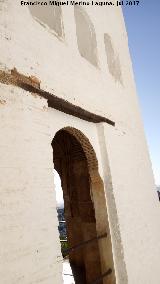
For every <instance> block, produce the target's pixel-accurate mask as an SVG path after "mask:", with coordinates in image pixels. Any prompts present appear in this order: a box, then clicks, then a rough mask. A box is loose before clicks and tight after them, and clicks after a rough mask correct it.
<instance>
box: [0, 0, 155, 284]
mask: <svg viewBox="0 0 160 284" xmlns="http://www.w3.org/2000/svg"><path fill="white" fill-rule="evenodd" d="M83 9H84V10H85V12H86V13H87V15H88V17H89V19H90V20H91V21H92V23H93V26H94V29H95V34H96V43H97V47H96V48H97V59H98V61H97V65H96V66H95V65H94V64H92V63H93V62H92V63H91V62H89V60H86V59H85V58H84V56H86V54H80V52H79V50H78V42H77V36H76V32H77V30H76V26H75V16H74V8H73V7H63V9H62V19H63V33H62V34H63V36H62V37H61V38H59V37H58V36H57V34H55V32H54V31H53V30H50V29H49V28H47V27H44V26H42V24H39V23H38V22H37V21H36V20H35V19H34V18H33V17H32V15H31V13H30V12H29V10H28V7H21V6H20V2H19V1H18V0H15V1H12V0H2V1H1V3H0V36H1V45H0V54H1V61H0V69H1V70H4V71H5V72H8V73H9V72H10V70H12V69H13V68H16V69H17V70H18V71H19V72H20V73H22V74H24V75H26V76H35V77H37V78H38V79H39V80H40V81H41V84H40V87H41V89H43V90H46V91H49V92H50V93H52V94H54V95H56V96H57V97H59V98H64V99H66V100H67V101H69V102H71V103H73V104H75V105H78V106H81V107H83V108H85V109H86V110H89V111H91V112H93V113H96V114H99V115H102V116H105V117H107V118H110V119H112V120H113V121H115V127H112V126H109V125H107V124H93V123H88V122H85V121H83V120H80V119H78V118H75V117H72V116H69V115H66V114H64V113H63V112H59V111H56V110H54V109H51V108H48V106H47V101H46V100H45V99H41V98H40V97H38V96H36V97H35V96H33V95H31V93H29V92H26V91H24V90H22V89H20V88H18V87H13V86H6V85H4V84H0V117H1V119H0V123H1V133H0V135H1V139H0V145H1V147H0V149H1V150H0V152H1V160H0V163H1V172H0V175H1V181H0V182H1V187H0V189H1V213H0V216H1V223H0V224H1V234H0V238H1V261H2V265H0V276H1V281H2V283H3V284H14V283H24V284H30V283H41V282H42V283H45V284H50V283H53V279H54V283H55V284H60V283H62V279H61V269H62V265H61V260H62V259H61V256H60V245H59V242H58V231H57V216H56V214H57V213H56V210H55V207H56V204H55V193H54V190H53V176H52V170H53V164H52V149H51V145H50V144H51V141H52V139H53V137H54V135H55V133H56V131H58V130H59V129H61V128H62V127H64V126H71V127H75V128H77V129H79V130H81V131H82V132H83V133H84V134H85V135H86V136H87V137H88V138H89V140H90V142H91V144H92V145H93V148H94V150H95V152H96V155H97V158H98V162H99V171H100V175H101V177H102V178H103V181H104V184H105V193H106V204H107V208H108V214H109V223H110V229H111V237H112V245H113V253H114V261H115V270H116V271H115V272H116V277H117V283H120V284H125V283H129V284H150V283H155V284H158V283H159V282H160V275H159V269H158V263H159V255H160V245H159V239H160V230H159V226H160V220H159V203H158V200H157V196H156V193H155V191H154V180H153V174H152V170H151V163H150V160H149V155H148V150H147V145H146V141H145V137H144V132H143V125H142V121H141V116H140V112H139V106H138V102H137V97H136V89H135V85H134V78H133V73H132V66H131V61H130V56H129V51H128V43H127V35H126V31H125V26H124V22H123V17H122V14H121V10H120V9H119V8H116V7H103V8H102V7H88V8H86V7H84V8H83ZM85 15H86V14H85ZM78 19H79V16H78ZM87 19H88V18H87ZM88 23H89V22H88ZM104 39H105V40H104ZM107 51H108V56H112V57H113V59H114V65H112V64H111V61H110V60H109V57H107V56H106V52H107ZM82 55H83V57H82ZM123 258H124V259H123ZM127 279H128V280H127Z"/></svg>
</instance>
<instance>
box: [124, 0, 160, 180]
mask: <svg viewBox="0 0 160 284" xmlns="http://www.w3.org/2000/svg"><path fill="white" fill-rule="evenodd" d="M123 14H124V18H125V23H126V28H127V32H128V39H129V48H130V53H131V57H132V63H133V69H134V76H135V80H136V86H137V93H138V96H139V101H140V107H141V113H142V117H143V123H144V127H145V133H146V137H147V142H148V146H149V151H150V157H151V161H152V167H153V171H154V176H155V182H156V184H160V0H140V5H139V6H138V7H133V6H131V7H128V6H124V7H123Z"/></svg>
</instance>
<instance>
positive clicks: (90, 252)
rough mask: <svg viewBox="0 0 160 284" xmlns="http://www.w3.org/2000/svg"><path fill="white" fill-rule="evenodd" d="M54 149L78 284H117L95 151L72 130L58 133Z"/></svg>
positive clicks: (71, 259)
mask: <svg viewBox="0 0 160 284" xmlns="http://www.w3.org/2000/svg"><path fill="white" fill-rule="evenodd" d="M52 147H53V162H54V168H55V169H56V171H57V172H58V173H59V175H60V177H61V183H62V189H63V197H64V208H65V220H66V226H67V239H68V244H69V248H70V250H69V251H68V253H69V261H70V264H71V267H72V271H73V274H74V279H75V283H76V284H92V283H93V284H94V283H95V284H97V283H100V284H111V283H115V276H114V265H113V256H112V246H111V238H110V233H109V225H108V216H107V210H106V202H105V194H104V187H103V182H102V180H101V178H100V176H99V174H98V162H97V159H96V155H95V152H94V150H93V147H92V146H91V144H90V142H89V140H88V139H87V138H86V137H85V136H84V135H83V134H82V132H80V131H79V130H77V129H74V128H71V127H67V128H64V129H61V130H59V131H58V132H57V133H56V135H55V137H54V139H53V141H52Z"/></svg>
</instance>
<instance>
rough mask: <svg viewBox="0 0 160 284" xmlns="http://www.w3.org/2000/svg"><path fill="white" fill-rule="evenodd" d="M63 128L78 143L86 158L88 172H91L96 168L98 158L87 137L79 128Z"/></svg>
mask: <svg viewBox="0 0 160 284" xmlns="http://www.w3.org/2000/svg"><path fill="white" fill-rule="evenodd" d="M63 130H65V131H67V132H68V133H69V134H71V135H73V136H74V137H75V138H76V139H77V140H78V142H79V143H80V145H81V147H82V149H83V151H84V153H85V156H86V158H87V164H88V169H89V172H91V171H92V170H98V160H97V157H96V153H95V151H94V149H93V146H92V145H91V143H90V141H89V139H88V138H87V137H86V136H85V135H84V134H83V133H82V132H81V131H80V130H78V129H76V128H74V127H65V128H63Z"/></svg>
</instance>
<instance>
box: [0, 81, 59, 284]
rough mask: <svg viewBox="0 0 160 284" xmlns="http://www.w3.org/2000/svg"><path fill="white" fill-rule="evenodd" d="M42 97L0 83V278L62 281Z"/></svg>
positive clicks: (6, 281)
mask: <svg viewBox="0 0 160 284" xmlns="http://www.w3.org/2000/svg"><path fill="white" fill-rule="evenodd" d="M46 106H47V103H46V101H45V100H44V99H41V98H37V97H34V96H32V95H30V94H29V93H28V94H25V92H24V91H22V90H21V89H18V88H13V87H8V86H4V85H0V129H1V130H0V153H1V154H0V156H1V159H0V196H1V197H0V200H1V201H0V231H1V234H0V246H1V249H0V279H1V280H0V282H1V283H3V284H11V283H12V284H18V283H20V284H22V283H23V284H29V283H48V284H49V283H53V281H55V282H54V283H57V284H58V283H62V271H61V270H62V256H61V253H60V242H59V239H58V238H59V236H58V219H57V211H56V200H55V192H54V178H53V162H52V147H51V139H50V132H49V126H48V121H47V112H46Z"/></svg>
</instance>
